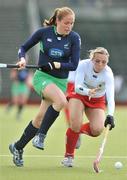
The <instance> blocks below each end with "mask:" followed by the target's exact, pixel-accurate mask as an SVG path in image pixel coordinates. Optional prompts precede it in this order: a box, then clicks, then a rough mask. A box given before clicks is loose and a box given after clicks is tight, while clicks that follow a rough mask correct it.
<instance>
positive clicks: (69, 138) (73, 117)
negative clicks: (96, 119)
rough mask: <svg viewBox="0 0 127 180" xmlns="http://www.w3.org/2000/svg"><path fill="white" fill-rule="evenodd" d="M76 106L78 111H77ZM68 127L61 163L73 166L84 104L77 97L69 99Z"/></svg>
mask: <svg viewBox="0 0 127 180" xmlns="http://www.w3.org/2000/svg"><path fill="white" fill-rule="evenodd" d="M77 108H78V111H77ZM69 111H70V128H68V129H67V131H66V151H65V158H64V160H63V161H62V164H63V165H64V166H67V167H72V166H73V158H74V150H75V147H76V143H77V140H78V138H79V134H80V128H81V125H82V121H83V111H84V105H83V103H82V102H81V100H79V99H73V98H72V99H70V100H69Z"/></svg>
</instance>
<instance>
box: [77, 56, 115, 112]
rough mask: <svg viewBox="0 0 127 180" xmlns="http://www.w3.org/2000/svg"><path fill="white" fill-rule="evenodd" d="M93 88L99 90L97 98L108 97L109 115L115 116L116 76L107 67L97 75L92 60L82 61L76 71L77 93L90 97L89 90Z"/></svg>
mask: <svg viewBox="0 0 127 180" xmlns="http://www.w3.org/2000/svg"><path fill="white" fill-rule="evenodd" d="M93 88H98V91H97V92H96V94H95V96H94V97H95V98H98V97H102V96H104V95H106V99H107V106H108V114H109V115H113V113H114V109H115V101H114V76H113V72H112V70H111V68H110V67H109V66H108V65H106V66H105V68H104V69H103V70H102V71H101V72H99V73H96V72H95V71H94V69H93V62H92V60H91V59H86V60H82V61H80V62H79V65H78V68H77V70H76V76H75V92H76V93H78V94H81V95H85V96H88V92H89V90H90V89H93Z"/></svg>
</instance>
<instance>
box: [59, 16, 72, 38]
mask: <svg viewBox="0 0 127 180" xmlns="http://www.w3.org/2000/svg"><path fill="white" fill-rule="evenodd" d="M74 21H75V17H74V16H73V15H71V14H69V15H67V16H65V17H63V19H62V20H60V21H59V20H58V19H57V20H56V23H57V32H58V33H59V34H62V35H67V34H69V33H70V32H71V30H72V28H73V25H74Z"/></svg>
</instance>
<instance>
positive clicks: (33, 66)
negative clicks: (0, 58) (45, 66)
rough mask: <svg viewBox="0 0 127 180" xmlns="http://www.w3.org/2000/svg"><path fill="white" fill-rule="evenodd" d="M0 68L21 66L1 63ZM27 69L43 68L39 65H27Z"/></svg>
mask: <svg viewBox="0 0 127 180" xmlns="http://www.w3.org/2000/svg"><path fill="white" fill-rule="evenodd" d="M0 68H19V66H18V65H16V64H4V63H0ZM25 68H41V67H40V66H38V65H26V66H25Z"/></svg>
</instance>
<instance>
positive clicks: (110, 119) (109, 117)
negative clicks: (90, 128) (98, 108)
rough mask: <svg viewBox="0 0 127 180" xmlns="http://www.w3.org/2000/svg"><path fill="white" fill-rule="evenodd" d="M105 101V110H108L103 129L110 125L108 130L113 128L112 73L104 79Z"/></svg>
mask: <svg viewBox="0 0 127 180" xmlns="http://www.w3.org/2000/svg"><path fill="white" fill-rule="evenodd" d="M105 87H106V99H107V108H108V115H107V117H106V120H105V124H104V125H105V127H106V126H107V125H108V124H110V125H111V126H110V130H111V129H112V128H114V127H115V122H114V117H113V114H114V110H115V100H114V91H115V89H114V77H113V73H112V72H111V73H110V74H108V76H107V78H106V84H105Z"/></svg>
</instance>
